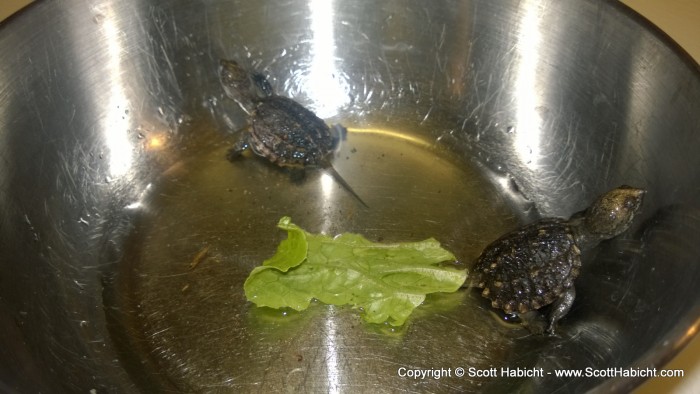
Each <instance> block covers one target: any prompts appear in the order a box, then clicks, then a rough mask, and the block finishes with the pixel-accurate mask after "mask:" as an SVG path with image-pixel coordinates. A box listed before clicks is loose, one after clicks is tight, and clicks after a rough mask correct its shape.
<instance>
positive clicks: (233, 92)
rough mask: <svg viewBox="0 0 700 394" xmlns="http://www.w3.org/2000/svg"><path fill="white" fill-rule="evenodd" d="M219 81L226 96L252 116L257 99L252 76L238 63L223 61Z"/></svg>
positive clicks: (220, 66) (220, 63) (220, 64)
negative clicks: (255, 99) (254, 100)
mask: <svg viewBox="0 0 700 394" xmlns="http://www.w3.org/2000/svg"><path fill="white" fill-rule="evenodd" d="M219 80H220V81H221V86H222V87H223V88H224V92H225V93H226V96H228V97H229V98H230V99H231V100H233V101H235V102H236V103H238V105H240V106H241V108H243V110H244V111H246V112H247V113H248V114H250V112H251V111H252V108H253V98H254V97H255V95H254V94H253V83H252V81H251V74H250V73H249V72H248V71H247V70H246V69H244V68H243V67H241V65H240V64H238V63H237V62H236V61H233V60H225V59H222V60H221V61H220V62H219Z"/></svg>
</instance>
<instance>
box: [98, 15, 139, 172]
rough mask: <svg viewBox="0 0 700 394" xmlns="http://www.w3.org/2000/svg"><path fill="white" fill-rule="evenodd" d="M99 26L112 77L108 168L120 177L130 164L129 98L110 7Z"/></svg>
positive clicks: (118, 35) (131, 148)
mask: <svg viewBox="0 0 700 394" xmlns="http://www.w3.org/2000/svg"><path fill="white" fill-rule="evenodd" d="M104 16H105V18H104V20H103V21H102V28H103V32H104V35H105V37H104V42H105V43H106V47H107V57H108V63H107V72H108V73H109V75H108V78H109V80H110V81H111V87H110V91H109V98H108V100H107V107H106V108H107V115H106V118H105V125H104V127H105V130H104V132H105V139H106V142H107V147H108V149H109V151H110V155H109V170H110V175H111V176H112V177H120V176H123V175H125V174H126V173H128V171H129V170H130V169H131V165H132V164H133V155H134V152H133V146H132V144H131V142H130V141H129V136H128V129H129V117H128V108H129V102H128V100H127V98H126V95H125V94H124V90H123V86H125V84H124V82H123V81H122V77H121V76H122V69H121V58H122V52H123V45H122V42H121V37H120V34H121V33H120V30H119V29H118V28H117V26H116V25H115V23H114V21H115V20H116V17H114V13H113V11H112V9H111V8H109V7H108V8H106V9H105V10H104Z"/></svg>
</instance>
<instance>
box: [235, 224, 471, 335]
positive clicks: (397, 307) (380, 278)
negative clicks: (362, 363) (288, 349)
mask: <svg viewBox="0 0 700 394" xmlns="http://www.w3.org/2000/svg"><path fill="white" fill-rule="evenodd" d="M277 226H278V227H279V228H281V229H283V230H286V231H287V234H288V235H287V239H286V240H284V241H282V242H281V243H280V245H279V247H278V248H277V253H276V254H275V255H274V256H272V257H271V258H269V259H267V260H265V261H264V262H263V265H262V266H260V267H256V268H255V269H253V271H252V272H251V273H250V275H249V276H248V279H247V280H246V282H245V284H244V286H243V288H244V290H245V294H246V297H247V298H248V300H249V301H252V302H253V303H255V304H256V305H257V306H266V307H270V308H285V307H289V308H292V309H295V310H298V311H301V310H304V309H306V308H307V307H308V306H309V304H310V302H311V300H312V299H314V298H315V299H317V300H319V301H321V302H323V303H326V304H333V305H347V304H350V305H353V306H354V307H357V308H361V309H362V310H363V317H364V319H365V320H366V321H367V322H370V323H383V322H388V323H389V324H391V325H394V326H400V325H403V324H404V322H405V321H406V319H407V318H408V316H409V315H410V314H411V312H413V310H414V309H415V308H416V307H418V306H419V305H420V304H421V303H423V301H424V300H425V295H426V294H428V293H435V292H454V291H456V290H457V289H459V288H460V287H461V286H462V284H463V283H464V281H465V280H466V277H467V272H466V271H465V270H460V269H456V268H453V267H446V266H443V265H441V263H443V262H448V261H454V260H455V256H454V255H453V254H452V253H450V252H449V251H447V250H445V249H443V248H442V247H440V243H439V242H438V241H436V240H435V239H432V238H430V239H427V240H424V241H420V242H406V243H394V244H381V243H374V242H371V241H369V240H367V239H365V238H364V237H362V236H361V235H357V234H350V233H346V234H341V235H339V236H337V237H335V238H331V237H328V236H326V235H317V234H311V233H307V232H306V231H304V230H303V229H301V228H300V227H298V226H296V225H295V224H293V223H292V222H291V219H290V218H289V217H283V218H282V219H280V222H279V224H278V225H277Z"/></svg>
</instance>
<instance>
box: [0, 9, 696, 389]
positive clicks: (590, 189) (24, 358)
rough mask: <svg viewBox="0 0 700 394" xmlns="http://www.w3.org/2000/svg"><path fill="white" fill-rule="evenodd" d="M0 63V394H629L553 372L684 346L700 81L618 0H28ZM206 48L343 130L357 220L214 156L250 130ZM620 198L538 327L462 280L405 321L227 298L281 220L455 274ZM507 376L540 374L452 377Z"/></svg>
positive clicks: (350, 204) (345, 202) (315, 178)
mask: <svg viewBox="0 0 700 394" xmlns="http://www.w3.org/2000/svg"><path fill="white" fill-rule="evenodd" d="M0 53H3V57H2V60H0V162H1V164H0V218H2V220H1V222H0V223H1V230H0V233H1V234H2V238H1V239H0V242H1V244H0V250H1V251H2V258H1V259H0V264H1V268H0V272H1V274H0V390H2V391H9V392H13V391H16V392H37V391H40V392H91V390H95V391H96V392H98V393H99V392H130V391H143V392H155V391H183V392H212V391H232V392H238V391H269V390H275V391H277V390H279V389H283V388H287V389H289V388H291V389H295V390H299V391H329V392H341V391H343V392H344V391H348V392H356V391H372V392H376V391H391V390H395V389H397V388H398V389H400V390H404V391H430V392H446V391H499V390H526V391H548V392H552V391H557V390H559V391H571V392H580V391H584V390H588V389H600V390H605V391H608V390H621V391H625V390H628V389H630V388H631V387H633V386H634V385H635V384H638V383H639V382H640V381H641V380H642V378H640V377H637V378H634V377H632V378H620V377H618V378H608V377H604V376H603V377H593V378H585V377H584V378H558V377H556V376H555V374H554V372H555V371H556V370H563V369H579V370H585V368H592V369H596V370H604V369H606V368H633V369H635V368H647V367H657V368H658V367H661V366H662V365H663V364H664V363H665V362H666V361H668V360H669V359H670V358H671V357H672V356H673V355H674V354H675V353H676V352H677V351H678V350H679V349H680V348H681V347H682V346H683V345H684V344H685V343H687V341H688V340H689V339H690V338H691V337H692V336H693V335H694V334H695V332H696V330H697V328H698V317H699V316H700V298H699V297H698V295H699V294H700V258H699V256H700V203H699V202H698V200H699V199H698V187H699V185H700V172H698V171H697V169H698V168H700V155H698V154H697V152H698V151H699V150H700V137H699V134H698V132H699V129H700V70H699V68H698V65H697V64H696V63H694V62H693V61H692V60H690V59H689V58H688V57H687V56H686V55H685V54H684V53H682V51H681V50H680V49H679V48H677V47H676V46H675V44H673V43H672V42H671V41H670V40H669V39H668V38H667V37H666V36H664V35H663V34H662V33H660V32H659V31H657V30H655V29H654V28H653V27H651V26H650V25H649V24H648V23H647V22H646V21H644V20H642V19H641V18H640V17H638V16H637V15H636V14H634V13H633V12H631V11H630V10H629V9H627V8H625V7H624V6H622V5H620V4H619V3H617V2H615V1H599V0H582V1H549V0H543V1H520V2H512V1H493V0H489V1H486V0H484V1H445V2H423V1H411V2H394V1H388V2H381V3H377V2H351V1H336V2H331V1H321V0H319V1H315V0H309V1H286V2H271V1H256V2H244V1H223V0H207V1H201V2H192V1H155V0H154V1H148V2H146V1H136V0H122V1H99V2H95V1H87V0H70V1H61V2H58V1H43V2H37V3H36V4H34V5H32V6H31V7H29V8H28V9H25V10H24V11H23V12H21V13H20V14H19V15H16V16H15V17H13V18H11V19H10V20H9V21H7V22H5V23H3V24H2V25H0ZM220 58H233V59H236V60H238V61H240V62H241V63H244V64H245V65H246V66H248V67H250V68H252V69H255V70H257V71H259V72H261V73H263V74H264V75H266V76H267V77H268V78H269V80H270V82H271V84H272V85H273V87H274V88H275V89H276V90H277V92H278V93H280V94H283V95H286V96H289V97H292V98H294V99H296V100H298V101H299V102H301V103H303V104H304V105H307V106H308V107H309V108H312V109H313V110H314V111H316V112H317V113H318V114H319V115H320V116H322V117H324V118H325V119H327V120H328V121H329V122H341V123H343V124H344V125H346V126H348V127H349V129H350V133H349V135H348V137H347V141H345V142H344V143H343V145H342V146H341V147H340V150H339V152H338V153H337V155H336V157H335V163H334V165H335V166H336V168H337V169H338V171H339V172H340V173H341V174H342V175H343V176H344V177H345V179H346V180H347V181H348V182H349V183H350V184H351V185H353V187H354V188H355V189H356V190H357V192H358V193H359V194H360V195H361V196H362V197H363V199H364V200H365V201H366V202H367V203H368V205H369V206H370V209H368V210H367V209H364V208H363V207H362V206H359V205H358V204H357V202H356V201H355V200H354V199H353V198H352V197H351V196H349V195H348V194H347V193H345V192H344V191H343V189H341V188H339V186H338V185H336V184H334V183H333V182H332V181H331V180H330V178H328V177H327V176H326V175H325V174H324V173H323V172H322V171H308V172H307V175H306V178H305V179H304V180H303V181H297V182H293V181H291V180H290V179H289V176H288V174H285V173H284V172H283V171H279V170H278V169H276V168H273V167H271V166H269V165H267V164H266V163H264V162H263V161H261V160H255V159H252V158H251V159H245V160H240V161H236V162H232V163H231V162H228V161H226V160H225V153H226V150H227V148H228V147H229V146H230V145H231V144H232V143H233V141H234V140H235V138H236V135H237V133H240V129H241V128H243V127H244V126H245V124H246V119H245V117H244V116H243V113H241V111H240V110H239V109H238V108H237V107H236V105H235V103H232V102H230V101H229V100H226V99H225V98H224V96H223V95H222V90H221V87H220V86H219V84H218V81H217V76H216V69H217V64H218V61H219V59H220ZM623 183H624V184H631V185H634V186H638V187H644V188H647V189H648V191H649V192H648V194H647V198H646V202H645V207H644V212H643V217H642V218H641V219H640V220H639V221H638V222H637V223H636V225H635V226H634V227H633V228H632V229H631V230H630V231H628V232H627V233H626V234H624V235H623V236H621V237H619V238H618V239H615V240H612V241H609V242H605V243H603V244H602V245H601V246H600V247H598V248H597V249H595V250H593V251H590V252H589V253H587V254H586V255H585V269H584V272H583V273H582V276H581V277H580V278H579V279H578V280H577V292H578V298H577V300H576V303H575V304H574V308H573V310H572V312H571V313H570V314H569V315H568V316H567V317H566V318H565V319H563V320H562V321H561V325H560V328H559V336H557V337H540V336H530V335H528V334H527V332H526V331H524V330H523V329H521V328H518V327H517V326H513V325H509V324H506V323H504V322H503V321H502V320H500V319H499V317H498V316H496V315H495V314H494V313H493V312H492V311H491V310H490V308H489V306H488V304H487V303H486V301H485V300H484V299H482V298H481V297H480V296H479V294H478V292H475V291H472V290H463V291H460V292H457V293H455V294H451V295H443V296H435V297H429V298H428V300H427V301H426V303H425V305H423V306H422V307H420V308H418V310H417V311H416V313H415V314H414V315H413V316H412V317H411V319H410V320H409V322H408V323H407V325H406V326H405V327H403V328H400V329H391V328H389V327H384V326H380V327H376V326H372V325H369V324H366V323H363V322H362V321H361V319H360V318H359V316H358V312H357V311H354V310H352V309H350V308H343V307H329V306H324V305H318V304H317V305H313V307H312V308H310V310H308V311H305V312H302V313H283V312H280V311H270V310H264V309H258V308H255V307H253V306H252V305H250V304H249V303H246V302H245V300H244V298H243V295H242V282H243V280H244V279H245V276H246V275H247V273H248V272H249V271H250V269H252V267H254V266H255V265H257V264H259V263H260V262H261V261H262V260H263V259H265V258H266V257H268V256H269V255H271V254H272V253H273V252H274V250H275V245H276V243H277V242H279V240H280V239H282V237H283V234H280V233H279V232H278V231H277V230H275V228H274V225H275V223H276V221H277V219H279V217H280V216H283V215H291V216H292V217H293V219H294V220H295V222H297V223H299V224H301V225H303V226H304V227H305V228H307V229H308V230H310V231H315V232H326V233H331V234H332V233H339V232H345V231H353V232H359V233H362V234H364V235H366V236H368V237H369V238H371V239H383V240H401V241H408V240H417V239H422V238H426V237H429V236H435V237H437V238H438V239H439V240H440V241H442V242H443V243H444V244H445V245H447V246H448V247H449V248H450V249H451V250H454V251H455V253H456V254H457V255H458V256H459V258H460V260H461V261H462V262H464V264H465V265H466V266H469V265H470V264H471V262H472V261H473V259H474V258H475V257H476V256H477V255H478V254H479V251H480V250H481V248H483V247H484V246H485V245H486V244H487V243H488V242H490V241H491V240H493V239H494V238H495V237H497V236H498V235H499V234H500V233H502V232H504V231H506V230H509V229H512V228H513V227H515V226H517V225H518V224H519V223H524V222H527V221H530V220H533V219H535V218H537V217H540V216H564V217H566V216H568V215H570V214H572V213H573V212H575V211H577V210H580V209H582V208H584V207H585V206H586V205H587V204H588V203H589V202H590V201H591V200H592V199H593V198H594V197H595V196H596V195H597V194H599V193H601V192H603V191H605V190H606V189H609V188H612V187H615V186H618V185H620V184H623ZM203 249H206V250H207V258H206V259H205V260H204V261H202V262H201V263H200V264H199V265H198V266H197V267H196V268H194V269H192V268H190V267H189V265H190V263H191V262H192V259H193V258H194V256H196V255H197V254H198V253H199V252H200V251H201V250H203ZM458 367H462V368H465V369H466V371H467V375H465V376H462V377H457V376H455V375H456V371H457V368H458ZM504 367H509V368H523V369H531V370H532V369H539V368H542V370H543V371H544V372H545V374H544V376H542V377H531V378H528V377H520V378H507V377H504V376H500V377H490V376H469V368H473V370H472V371H477V370H478V371H482V375H483V374H487V375H488V373H487V372H484V371H489V370H490V369H491V368H496V369H497V374H498V375H500V374H501V368H504ZM404 368H405V369H404ZM412 369H424V370H427V369H431V370H443V369H444V370H445V371H450V374H451V376H442V378H441V379H435V378H434V377H435V374H433V375H432V376H433V378H432V379H412V378H408V377H403V376H401V375H402V371H407V370H412ZM547 372H551V373H552V374H547Z"/></svg>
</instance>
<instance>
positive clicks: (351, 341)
mask: <svg viewBox="0 0 700 394" xmlns="http://www.w3.org/2000/svg"><path fill="white" fill-rule="evenodd" d="M200 127H202V126H200ZM202 128H203V130H201V131H200V132H199V133H198V134H197V135H199V137H197V138H195V139H193V140H192V141H190V142H189V143H188V144H185V145H184V146H183V147H182V149H181V152H182V153H181V155H182V159H181V160H180V161H178V162H177V163H176V164H175V165H173V166H171V167H170V168H169V169H168V170H167V171H165V172H164V174H163V175H162V177H161V180H160V181H159V182H157V183H156V184H154V185H153V187H152V190H151V192H150V194H149V197H148V198H147V199H146V200H145V201H144V202H143V203H144V206H146V207H147V209H144V212H143V214H142V215H141V216H140V217H139V219H138V220H137V225H136V227H135V228H134V230H133V233H132V236H131V241H130V243H129V245H128V247H127V250H128V253H127V255H126V257H125V259H124V261H123V262H122V264H120V272H119V273H118V275H117V280H116V282H115V290H116V292H115V293H116V297H114V298H113V299H112V301H110V302H109V303H111V304H110V305H108V307H109V308H110V309H111V310H112V311H115V312H114V313H112V319H111V320H112V322H113V327H112V333H113V336H114V338H115V341H116V342H117V343H119V344H120V347H121V348H122V350H123V353H124V355H123V356H124V360H126V361H125V364H127V365H129V366H131V367H130V369H131V373H132V374H133V375H135V378H136V379H137V381H139V382H140V383H141V384H142V385H143V386H144V387H148V388H150V389H159V390H161V389H174V390H178V391H210V390H216V389H232V390H233V389H236V390H250V389H253V388H254V389H255V390H265V391H267V390H270V389H276V388H281V387H282V386H284V387H287V388H292V389H299V390H303V391H309V390H322V391H337V390H339V389H353V390H355V389H358V390H381V389H387V388H388V387H396V385H401V386H406V382H405V380H404V379H406V378H405V377H401V376H399V369H400V368H402V367H405V368H407V369H411V368H429V369H430V368H433V369H443V368H444V369H445V370H449V371H450V373H451V376H442V377H441V378H440V379H435V378H433V379H428V380H424V381H421V382H420V384H419V385H418V386H415V387H416V389H419V390H423V389H426V390H437V391H443V390H448V389H456V388H458V387H465V386H467V387H469V386H471V387H474V388H477V387H479V386H481V385H482V384H483V383H484V382H488V381H489V377H481V376H480V377H476V376H474V377H469V376H465V377H456V376H455V375H454V374H455V372H454V371H455V368H457V367H460V366H461V367H463V368H470V367H471V368H475V369H487V368H491V367H493V366H497V365H499V364H500V363H504V365H505V363H506V360H510V361H508V365H509V366H511V367H512V366H514V365H521V364H522V365H529V364H530V363H531V362H532V360H531V359H530V358H528V357H525V358H524V359H521V360H520V361H518V360H516V361H515V363H514V361H513V360H512V357H511V356H512V352H513V351H514V350H513V348H514V346H515V341H517V338H520V337H524V336H526V335H527V332H525V331H524V330H522V329H520V328H517V327H514V326H509V325H507V324H503V323H502V322H499V320H498V319H497V318H494V317H495V315H494V313H493V312H492V311H491V310H490V309H489V308H488V304H487V303H486V302H485V301H484V300H483V299H482V298H481V297H480V296H479V295H478V292H476V291H473V290H470V289H463V290H460V291H458V292H456V293H454V294H436V295H430V296H428V298H427V300H426V302H425V303H424V305H422V306H420V307H419V308H418V309H417V310H416V311H415V312H414V314H413V315H412V316H411V317H410V318H409V320H408V322H407V323H406V324H405V325H404V326H403V327H401V328H398V329H393V328H390V327H389V326H383V325H372V324H368V323H365V322H363V321H362V320H361V318H360V315H359V311H357V310H353V309H352V308H350V307H337V306H327V305H323V304H319V303H315V304H312V307H311V308H309V309H308V310H306V311H303V312H294V311H279V310H271V309H267V308H257V307H255V306H253V305H252V304H251V303H249V302H247V301H246V300H245V297H244V293H243V282H244V280H245V278H246V277H247V275H248V273H249V272H250V271H251V270H252V269H253V267H255V266H256V265H259V264H260V263H261V262H262V261H263V260H264V259H266V258H268V257H269V256H271V255H272V254H273V253H274V251H275V250H276V246H277V244H278V243H279V242H280V241H281V240H282V239H283V238H284V236H285V234H284V232H282V231H280V230H278V229H277V228H276V227H275V225H276V223H277V221H278V220H279V218H280V217H282V216H291V217H292V220H293V221H294V222H295V223H297V224H299V225H300V226H302V227H303V228H305V229H306V230H307V231H310V232H316V233H319V232H320V233H326V234H332V235H334V234H337V233H341V232H356V233H360V234H362V235H364V236H365V237H367V238H368V239H370V240H373V241H382V242H392V241H416V240H422V239H425V238H428V237H435V238H436V239H438V240H439V241H440V242H441V243H443V245H444V246H445V247H446V248H447V249H449V250H451V251H453V252H454V253H455V255H456V256H457V257H458V259H459V260H460V261H461V262H462V264H463V265H464V266H465V267H467V266H469V265H470V263H471V261H473V259H474V258H475V257H476V256H478V254H479V253H480V251H481V249H482V248H483V247H484V246H485V244H486V243H488V242H490V241H491V240H493V239H495V238H497V237H498V236H499V235H500V234H502V233H503V232H505V231H507V230H509V229H512V228H513V227H515V226H517V225H518V224H519V222H521V221H522V220H523V217H524V215H525V214H524V213H523V211H522V210H521V205H520V200H519V199H518V196H515V195H511V194H508V193H505V192H504V191H503V190H502V189H501V186H500V185H501V183H502V182H501V180H502V179H500V178H496V177H492V176H490V175H489V174H490V173H489V172H487V171H486V170H485V169H484V168H483V167H481V166H480V165H479V163H478V162H477V161H472V160H462V159H459V158H458V157H456V156H453V155H452V154H451V153H450V152H449V150H448V149H447V148H445V147H444V146H440V145H439V144H436V143H434V142H429V141H424V140H421V139H418V138H414V137H412V134H410V133H408V132H405V131H403V130H389V129H380V128H376V129H375V128H364V129H353V128H351V129H350V133H349V135H348V137H347V140H346V141H345V142H344V143H343V144H342V145H341V146H340V148H339V150H338V151H337V152H336V154H335V157H334V160H333V165H334V167H335V168H336V169H337V171H338V172H339V173H340V174H341V175H342V176H343V177H344V179H345V180H346V181H347V182H348V183H349V184H350V185H352V187H353V188H354V189H355V191H356V192H357V193H358V194H359V195H360V196H361V197H362V198H363V200H364V201H365V202H367V204H368V205H369V208H365V207H363V206H362V205H361V204H360V203H359V202H358V201H357V200H356V199H355V198H354V197H353V196H352V195H351V194H349V193H348V192H347V190H345V189H343V188H342V187H341V186H340V185H339V184H338V183H337V182H335V181H334V180H333V178H332V177H331V176H330V175H329V174H327V173H325V172H324V171H323V170H321V169H308V170H307V171H306V174H305V177H304V178H303V179H300V180H299V179H296V180H295V179H294V177H291V176H290V174H289V173H288V172H286V171H284V170H282V169H280V168H277V167H275V166H273V165H270V164H269V163H267V162H266V161H265V160H263V159H261V158H258V157H252V156H251V157H242V158H240V159H238V160H236V161H234V162H229V161H227V160H226V159H225V156H226V152H227V150H228V149H229V148H230V146H231V141H230V140H229V139H226V138H223V137H222V136H221V135H220V134H218V133H215V132H210V131H207V128H206V127H202ZM509 196H510V197H509ZM511 197H512V198H511ZM134 365H137V366H139V367H138V368H134ZM142 366H143V367H142ZM350 370H352V371H353V376H358V370H360V371H362V374H361V375H363V376H366V379H365V381H364V382H356V381H355V382H346V381H344V379H343V377H344V376H346V375H349V373H348V374H346V373H345V371H350ZM146 371H160V372H159V373H158V374H151V373H149V372H146ZM511 383H513V384H514V383H517V379H516V380H513V381H511ZM358 385H359V386H358Z"/></svg>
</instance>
